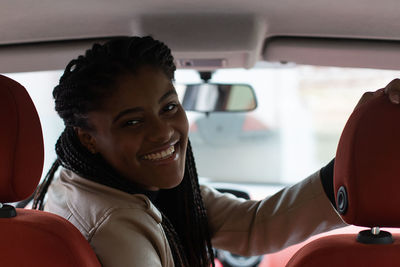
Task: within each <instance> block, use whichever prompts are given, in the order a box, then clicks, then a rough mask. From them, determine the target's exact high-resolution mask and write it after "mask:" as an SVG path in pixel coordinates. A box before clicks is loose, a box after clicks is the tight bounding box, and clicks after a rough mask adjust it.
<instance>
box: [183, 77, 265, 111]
mask: <svg viewBox="0 0 400 267" xmlns="http://www.w3.org/2000/svg"><path fill="white" fill-rule="evenodd" d="M182 106H183V108H184V109H185V110H189V111H198V112H205V113H208V112H216V111H218V112H221V111H227V112H239V111H250V110H254V109H255V108H256V107H257V100H256V96H255V94H254V90H253V88H252V87H251V86H250V85H247V84H216V83H202V84H188V85H186V90H185V93H184V96H183V100H182Z"/></svg>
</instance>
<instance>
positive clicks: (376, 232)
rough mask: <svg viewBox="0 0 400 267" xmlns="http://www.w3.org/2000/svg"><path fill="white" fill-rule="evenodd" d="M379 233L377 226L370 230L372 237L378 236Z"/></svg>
mask: <svg viewBox="0 0 400 267" xmlns="http://www.w3.org/2000/svg"><path fill="white" fill-rule="evenodd" d="M380 232H381V229H380V228H379V227H378V226H377V227H372V229H371V233H372V234H373V235H379V233H380Z"/></svg>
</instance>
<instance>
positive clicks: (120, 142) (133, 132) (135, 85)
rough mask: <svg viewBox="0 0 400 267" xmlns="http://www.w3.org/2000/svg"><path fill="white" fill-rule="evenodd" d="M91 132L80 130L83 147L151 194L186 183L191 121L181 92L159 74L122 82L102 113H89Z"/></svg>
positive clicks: (147, 71) (142, 72)
mask: <svg viewBox="0 0 400 267" xmlns="http://www.w3.org/2000/svg"><path fill="white" fill-rule="evenodd" d="M88 121H89V124H90V125H91V126H92V129H91V130H82V129H80V128H79V129H78V136H79V139H80V140H81V142H82V144H83V145H84V146H86V147H87V148H88V149H89V150H90V151H91V152H93V153H100V154H101V155H102V156H103V157H104V159H105V160H106V161H107V162H108V163H109V164H110V165H111V166H112V167H114V168H115V169H116V170H117V171H118V173H119V174H120V175H121V176H122V177H123V178H125V179H128V180H130V181H131V182H133V183H134V184H136V185H137V186H138V187H140V188H143V189H148V190H158V189H161V188H163V189H167V188H173V187H175V186H177V185H179V183H180V182H181V181H182V179H183V174H184V169H185V157H186V147H187V141H188V121H187V118H186V114H185V111H184V110H183V108H182V106H181V105H180V103H179V100H178V96H177V94H176V91H175V89H174V87H173V85H172V83H171V81H170V80H169V79H168V78H167V76H166V75H165V74H164V73H163V72H162V71H161V70H158V69H155V68H151V67H142V68H140V69H139V70H138V72H137V73H135V74H126V75H124V76H121V77H120V78H119V79H118V84H117V86H116V90H115V93H114V94H113V95H112V96H111V97H109V98H107V99H106V100H105V101H104V102H103V105H102V108H101V109H99V110H96V111H91V112H89V113H88Z"/></svg>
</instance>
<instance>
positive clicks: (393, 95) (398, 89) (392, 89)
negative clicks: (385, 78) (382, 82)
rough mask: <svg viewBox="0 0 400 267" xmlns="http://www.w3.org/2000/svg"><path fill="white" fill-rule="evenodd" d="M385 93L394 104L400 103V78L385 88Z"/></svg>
mask: <svg viewBox="0 0 400 267" xmlns="http://www.w3.org/2000/svg"><path fill="white" fill-rule="evenodd" d="M384 91H385V94H387V95H388V96H389V99H390V102H392V103H393V104H399V103H400V79H394V80H393V81H391V82H390V83H389V84H388V85H386V87H385V88H384Z"/></svg>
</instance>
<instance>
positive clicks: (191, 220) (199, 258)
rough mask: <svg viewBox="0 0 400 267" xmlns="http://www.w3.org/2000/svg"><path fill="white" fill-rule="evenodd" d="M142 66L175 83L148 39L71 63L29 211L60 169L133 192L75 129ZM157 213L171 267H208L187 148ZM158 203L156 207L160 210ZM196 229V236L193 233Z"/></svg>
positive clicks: (162, 51) (209, 255)
mask: <svg viewBox="0 0 400 267" xmlns="http://www.w3.org/2000/svg"><path fill="white" fill-rule="evenodd" d="M144 65H150V66H154V67H156V68H159V69H161V70H162V71H163V72H164V74H165V75H166V76H167V77H168V78H169V79H171V80H173V79H174V72H175V69H176V67H175V64H174V63H173V57H172V55H171V51H170V49H169V48H168V47H167V46H166V45H164V44H163V43H161V42H159V41H156V40H154V39H152V38H151V37H143V38H140V37H131V38H128V37H127V38H120V39H116V40H112V41H110V42H108V43H106V44H104V45H99V44H95V45H94V46H93V47H92V49H90V50H88V51H86V54H85V56H79V57H78V58H77V59H75V60H72V61H71V62H70V63H69V64H68V65H67V67H66V69H65V71H64V74H63V76H62V77H61V78H60V84H59V85H58V86H56V87H55V88H54V91H53V96H54V99H55V104H56V111H57V112H58V114H59V115H60V117H61V118H62V119H63V120H64V123H65V125H66V128H65V130H64V132H63V133H62V134H61V136H60V138H59V139H58V141H57V144H56V153H57V160H56V161H55V162H54V164H53V166H52V168H51V169H50V171H49V173H48V174H47V175H46V178H45V180H44V182H43V183H42V184H41V186H40V187H39V189H38V190H37V192H36V195H35V200H34V208H39V209H42V208H43V200H44V197H45V194H46V191H47V189H48V187H49V185H50V183H51V181H52V180H53V177H54V174H55V172H56V171H57V169H58V167H59V166H63V167H64V168H66V169H69V170H71V171H73V172H75V173H77V174H78V175H80V176H82V177H84V178H86V179H89V180H92V181H94V182H97V183H100V184H103V185H107V186H110V187H112V188H116V189H118V190H121V191H124V192H127V193H135V192H137V189H138V188H136V187H135V186H134V185H133V184H131V183H130V182H129V181H127V180H125V179H123V178H121V177H120V176H119V174H118V172H117V171H116V170H114V169H113V168H112V167H111V165H110V164H108V163H107V162H106V161H105V160H104V159H103V158H102V156H101V155H100V154H92V153H91V152H90V151H89V150H88V149H87V148H86V147H84V146H83V145H82V144H81V142H80V140H79V138H78V137H77V134H76V131H75V130H74V128H75V127H80V128H83V129H91V125H90V124H89V122H88V120H87V113H88V112H89V111H91V110H96V109H98V108H99V107H100V106H101V105H102V101H104V99H106V98H107V97H108V96H111V95H112V93H113V89H114V86H115V83H116V79H117V78H118V77H119V76H120V75H122V74H124V73H135V72H136V71H137V70H138V68H140V67H141V66H144ZM158 198H160V201H157V202H159V203H155V204H156V205H159V206H158V207H159V210H160V212H161V214H162V217H163V219H162V227H163V229H164V232H165V234H166V237H167V240H168V243H169V245H170V248H171V252H172V255H173V259H174V263H175V265H176V266H182V267H187V266H193V267H195V266H199V267H209V266H210V264H212V265H214V263H213V262H214V256H213V252H212V248H211V242H210V236H209V232H208V223H207V215H206V212H205V208H204V204H203V201H202V198H201V194H200V188H199V184H198V177H197V172H196V168H195V164H194V159H193V154H192V151H191V146H190V143H189V144H188V148H187V156H186V163H185V174H184V178H183V181H182V183H181V184H180V185H179V186H177V187H176V188H174V189H169V190H161V192H160V194H159V197H158ZM160 203H161V204H160ZM194 228H196V229H197V231H193V229H194Z"/></svg>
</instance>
